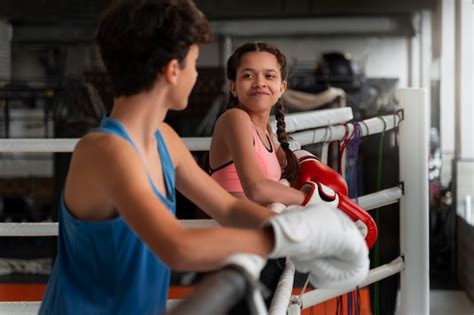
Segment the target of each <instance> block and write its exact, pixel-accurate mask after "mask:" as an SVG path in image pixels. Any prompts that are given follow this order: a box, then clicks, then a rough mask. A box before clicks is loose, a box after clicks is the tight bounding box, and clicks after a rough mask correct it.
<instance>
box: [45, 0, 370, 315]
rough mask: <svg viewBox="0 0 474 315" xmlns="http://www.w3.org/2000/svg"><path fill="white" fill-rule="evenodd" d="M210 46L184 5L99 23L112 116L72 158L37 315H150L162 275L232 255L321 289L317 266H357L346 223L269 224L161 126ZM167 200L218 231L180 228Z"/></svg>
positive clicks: (194, 13)
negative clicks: (194, 209)
mask: <svg viewBox="0 0 474 315" xmlns="http://www.w3.org/2000/svg"><path fill="white" fill-rule="evenodd" d="M210 40H211V35H210V32H209V26H208V23H207V21H206V19H205V17H204V16H203V15H202V13H201V12H200V11H199V10H198V9H197V8H196V7H195V5H194V4H193V3H192V2H191V1H190V0H154V1H151V0H150V1H147V0H124V1H118V2H115V3H114V5H113V6H112V7H111V8H109V9H108V10H107V11H106V12H105V13H104V15H103V16H102V18H101V20H100V24H99V29H98V32H97V43H98V46H99V48H100V52H101V56H102V59H103V61H104V65H105V67H106V70H107V72H108V74H109V77H110V80H111V82H112V85H113V90H114V106H113V109H112V111H111V113H110V115H109V116H108V117H105V118H104V119H103V120H102V122H101V125H100V126H99V128H97V129H95V130H93V131H92V132H90V133H89V134H87V135H86V136H84V137H83V138H82V139H81V140H80V141H79V143H78V144H77V146H76V147H75V149H74V152H73V156H72V160H71V163H70V167H69V172H68V176H67V179H66V183H65V187H64V192H63V195H62V198H61V200H60V207H59V211H60V213H59V236H58V257H57V259H56V262H55V265H54V268H53V271H52V274H51V277H50V279H49V283H48V287H47V291H46V293H45V296H44V298H43V302H42V305H41V309H40V312H39V313H40V314H88V315H91V314H160V313H162V312H163V311H164V310H165V306H166V298H167V292H168V285H169V277H170V268H172V269H174V270H177V271H180V270H186V271H207V270H213V269H216V268H218V267H220V266H222V264H223V263H224V262H225V261H226V260H227V259H228V258H229V257H230V256H232V255H234V254H238V253H246V254H250V255H257V256H259V257H268V256H271V257H284V256H290V258H291V257H295V258H297V259H295V264H296V266H297V268H298V269H302V270H305V271H310V272H311V274H314V275H317V276H318V277H319V278H318V279H325V280H330V275H331V273H328V272H325V271H324V270H321V265H324V259H326V257H328V258H330V259H340V258H344V257H346V256H347V257H346V258H347V259H350V260H351V261H356V259H355V257H354V255H355V254H354V253H356V254H357V253H359V252H360V250H359V248H360V246H361V244H365V243H364V242H363V239H362V238H361V237H359V238H360V240H358V239H357V235H356V237H354V235H353V234H354V233H352V232H351V233H352V234H351V233H349V232H347V231H348V228H347V226H345V227H344V226H343V224H342V223H341V222H342V221H343V220H344V218H343V219H341V218H339V217H338V216H335V215H334V214H333V213H334V211H329V210H327V209H325V208H324V207H322V208H318V209H316V208H315V207H308V208H305V209H302V208H298V209H294V210H293V211H288V212H284V213H283V214H281V215H274V214H273V212H271V210H269V209H267V208H265V207H262V206H259V205H257V204H255V203H253V202H251V201H248V200H244V199H236V198H235V197H233V196H232V195H230V194H229V193H227V192H226V191H225V190H224V189H223V188H221V186H220V185H218V184H217V183H216V182H214V180H213V179H211V178H210V177H209V176H208V175H207V174H206V173H205V172H204V171H203V170H201V168H200V167H199V166H198V165H197V164H196V163H195V161H194V159H193V157H192V155H191V153H190V152H189V151H188V149H187V148H186V146H185V144H184V143H183V141H182V140H181V139H180V137H179V136H178V135H177V134H176V133H175V131H174V130H173V129H172V128H171V127H170V126H169V125H167V124H166V123H164V119H165V116H166V114H167V112H168V110H183V109H185V108H186V106H187V100H188V96H189V94H190V93H191V90H192V88H193V86H194V84H195V82H196V77H197V72H196V60H197V58H198V54H199V45H201V44H204V43H207V42H209V41H210ZM175 189H178V190H179V191H180V192H181V193H182V194H183V195H184V196H186V197H187V198H188V199H189V200H191V201H192V202H194V203H195V204H197V205H198V206H199V208H201V209H203V210H204V211H206V212H207V213H208V214H209V215H210V216H211V217H213V218H214V219H216V220H217V221H218V222H219V223H220V224H221V225H223V226H226V227H215V228H196V229H191V228H187V227H186V226H184V225H183V224H182V223H181V222H180V221H179V220H177V219H176V217H175V215H174V213H175ZM341 220H342V221H341ZM343 223H344V224H346V225H347V224H349V225H350V224H352V223H351V221H350V219H347V222H345V221H344V222H343ZM262 227H264V228H262ZM353 228H354V229H355V230H356V231H357V228H356V227H355V225H354V227H353ZM349 230H351V229H349ZM357 233H358V232H357ZM335 243H336V244H337V246H333V245H334V244H335ZM314 244H317V245H314ZM315 246H316V248H315ZM358 250H359V252H358ZM350 254H352V256H348V255H350ZM357 255H358V256H357ZM357 255H356V256H357V257H359V258H360V257H362V258H363V256H364V255H365V256H366V253H365V252H363V251H362V252H360V253H359V254H357ZM322 257H324V258H322ZM321 260H323V263H321V262H320V261H321ZM313 262H318V263H317V264H313ZM346 274H350V275H351V276H352V277H353V274H354V273H350V272H348V273H346ZM346 280H347V279H346Z"/></svg>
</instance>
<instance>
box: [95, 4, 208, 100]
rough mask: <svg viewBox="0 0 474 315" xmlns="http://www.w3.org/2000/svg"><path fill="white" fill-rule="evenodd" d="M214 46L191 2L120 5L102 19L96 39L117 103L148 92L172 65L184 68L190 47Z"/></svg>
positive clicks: (203, 18)
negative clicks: (122, 98) (162, 73)
mask: <svg viewBox="0 0 474 315" xmlns="http://www.w3.org/2000/svg"><path fill="white" fill-rule="evenodd" d="M211 40H212V36H211V34H210V31H209V25H208V22H207V20H206V18H205V17H204V15H203V14H202V13H201V11H199V10H198V9H197V8H196V6H195V5H194V3H193V2H192V1H191V0H121V1H118V2H116V3H115V4H114V5H112V6H111V7H110V8H109V9H108V10H107V11H105V12H104V14H103V15H102V17H101V19H100V22H99V28H98V31H97V35H96V41H97V44H98V46H99V48H100V53H101V56H102V60H103V62H104V65H105V67H106V69H107V73H108V75H109V77H110V80H111V81H112V86H113V90H114V95H115V97H119V96H130V95H133V94H137V93H139V92H142V91H146V90H149V89H150V88H152V87H153V84H154V82H155V80H156V79H157V77H158V75H160V74H161V72H162V71H163V67H164V66H165V65H166V64H168V62H170V61H171V60H172V59H177V60H178V61H179V62H180V65H181V66H184V63H183V61H184V59H185V57H186V55H187V53H188V51H189V48H190V46H191V45H193V44H203V43H207V42H210V41H211Z"/></svg>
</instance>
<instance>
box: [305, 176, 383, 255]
mask: <svg viewBox="0 0 474 315" xmlns="http://www.w3.org/2000/svg"><path fill="white" fill-rule="evenodd" d="M301 190H303V191H305V192H307V195H306V199H305V200H304V201H303V206H306V205H324V206H328V207H331V208H334V209H335V208H337V209H339V210H342V211H343V212H344V213H345V214H347V215H348V216H349V217H350V218H351V219H352V221H354V223H355V224H356V225H357V227H358V228H359V231H360V233H361V234H362V236H363V237H364V238H365V242H366V243H367V247H368V248H369V249H370V248H372V246H374V244H375V241H376V240H377V225H376V224H375V221H374V219H373V218H372V217H371V216H370V214H368V213H367V211H365V210H364V209H362V208H361V207H359V205H358V204H356V203H355V202H353V201H352V200H351V199H350V198H349V197H347V196H345V195H343V194H339V193H337V192H335V191H334V190H333V189H332V188H330V187H328V186H326V185H324V184H321V183H318V182H313V181H309V182H307V183H305V184H304V185H303V187H302V188H301Z"/></svg>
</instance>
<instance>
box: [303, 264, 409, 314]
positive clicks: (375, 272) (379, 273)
mask: <svg viewBox="0 0 474 315" xmlns="http://www.w3.org/2000/svg"><path fill="white" fill-rule="evenodd" d="M404 268H405V263H404V261H403V258H402V257H398V258H395V259H394V260H392V261H391V262H389V263H388V264H385V265H382V266H379V267H376V268H374V269H372V270H370V272H369V275H368V276H367V278H366V279H365V280H364V282H362V283H361V284H360V286H359V287H360V288H363V287H366V286H368V285H369V284H372V283H374V282H377V281H379V280H382V279H385V278H387V277H390V276H392V275H394V274H396V273H399V272H400V271H402V270H403V269H404ZM355 289H356V288H346V289H338V290H335V289H316V290H313V291H310V292H307V293H304V294H303V296H302V298H301V305H302V307H303V309H305V308H308V307H311V306H314V305H316V304H319V303H322V302H324V301H327V300H329V299H332V298H334V297H337V296H340V295H342V294H345V293H347V292H351V291H354V290H355Z"/></svg>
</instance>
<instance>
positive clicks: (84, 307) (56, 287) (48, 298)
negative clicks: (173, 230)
mask: <svg viewBox="0 0 474 315" xmlns="http://www.w3.org/2000/svg"><path fill="white" fill-rule="evenodd" d="M95 131H99V132H107V133H112V134H115V135H118V136H120V137H122V138H124V139H125V140H127V141H128V142H129V143H130V145H132V146H133V147H134V148H135V150H136V149H137V148H136V146H135V144H134V143H133V141H132V139H131V138H130V136H129V135H128V134H127V131H126V130H125V128H124V127H123V126H122V125H121V124H120V123H119V122H118V121H116V120H113V119H111V118H104V119H103V120H102V122H101V125H100V127H99V128H98V129H96V130H95ZM155 135H156V140H157V143H158V152H159V154H160V159H161V164H162V169H163V176H164V181H165V186H166V194H167V196H163V195H162V194H161V193H160V192H159V191H158V190H157V188H156V187H155V185H154V184H153V182H152V180H151V177H150V176H148V178H149V181H150V185H151V186H152V187H153V190H154V192H155V194H156V196H157V197H158V198H159V199H160V200H161V201H162V202H163V203H164V204H165V205H166V207H168V209H169V211H171V212H172V213H173V214H174V213H175V208H176V202H175V189H174V188H175V171H174V168H173V164H172V162H171V158H170V156H169V153H168V150H167V148H166V144H165V142H164V140H163V138H162V136H161V134H160V132H159V131H156V134H155ZM137 152H138V151H137ZM63 198H64V197H63V196H62V197H61V200H60V204H59V219H58V221H59V236H58V255H57V258H56V262H55V264H54V268H53V271H52V273H51V276H50V278H49V282H48V287H47V289H46V293H45V296H44V298H43V302H42V303H41V308H40V311H39V314H48V315H51V314H81V315H83V314H88V315H93V314H161V313H163V312H164V310H165V308H166V300H167V296H168V287H169V281H170V270H169V268H168V267H167V266H166V265H165V264H164V263H163V262H162V261H161V260H160V259H159V258H158V257H157V256H155V255H154V254H153V253H152V252H151V251H150V249H149V248H148V247H147V245H145V243H144V242H143V241H142V240H141V239H140V238H138V236H137V235H136V234H135V232H134V231H132V230H131V229H130V227H129V226H128V225H127V223H126V222H125V221H124V220H123V218H122V217H120V216H118V217H117V218H114V219H111V220H104V221H94V222H88V221H83V220H78V219H76V218H75V217H74V216H73V215H72V214H71V213H70V212H69V210H68V209H67V207H66V205H65V203H64V199H63Z"/></svg>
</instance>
